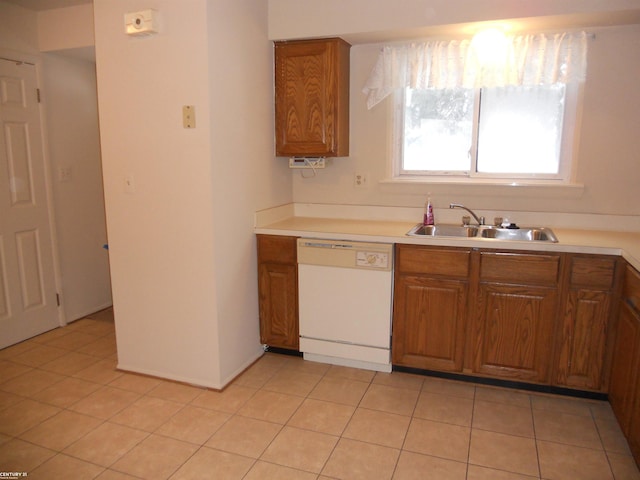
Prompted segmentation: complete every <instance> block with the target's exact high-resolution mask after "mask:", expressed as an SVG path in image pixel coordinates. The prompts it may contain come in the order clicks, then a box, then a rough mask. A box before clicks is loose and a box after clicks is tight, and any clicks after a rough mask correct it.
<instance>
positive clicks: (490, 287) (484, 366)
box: [473, 284, 557, 383]
mask: <svg viewBox="0 0 640 480" xmlns="http://www.w3.org/2000/svg"><path fill="white" fill-rule="evenodd" d="M556 299H557V294H556V291H555V290H554V289H552V288H545V287H540V286H533V285H527V286H521V285H501V284H486V285H481V286H480V290H479V296H478V304H477V309H476V312H477V316H476V319H475V321H474V325H475V329H474V332H473V337H474V338H473V345H474V355H473V372H474V373H478V374H483V375H488V376H491V377H495V378H502V379H507V380H516V381H524V382H536V383H544V382H546V381H547V380H548V377H549V360H550V357H551V352H552V347H551V345H552V342H550V341H549V340H550V339H551V338H552V333H553V326H554V317H555V310H556Z"/></svg>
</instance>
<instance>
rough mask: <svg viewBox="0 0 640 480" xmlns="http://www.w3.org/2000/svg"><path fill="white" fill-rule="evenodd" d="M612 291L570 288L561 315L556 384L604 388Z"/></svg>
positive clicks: (595, 388)
mask: <svg viewBox="0 0 640 480" xmlns="http://www.w3.org/2000/svg"><path fill="white" fill-rule="evenodd" d="M609 311H610V294H609V293H608V292H599V291H592V290H586V289H572V290H570V291H569V293H568V295H567V297H566V302H565V309H564V314H563V318H562V332H561V337H560V338H561V343H560V349H559V356H558V361H557V371H556V379H555V381H556V384H558V385H563V386H568V387H578V388H585V389H591V390H603V389H604V385H603V384H602V380H603V366H604V362H605V354H606V345H607V325H608V321H609Z"/></svg>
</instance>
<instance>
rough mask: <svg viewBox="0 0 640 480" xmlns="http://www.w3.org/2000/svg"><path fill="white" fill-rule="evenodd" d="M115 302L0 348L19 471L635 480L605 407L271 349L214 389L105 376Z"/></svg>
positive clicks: (48, 474)
mask: <svg viewBox="0 0 640 480" xmlns="http://www.w3.org/2000/svg"><path fill="white" fill-rule="evenodd" d="M115 366H116V348H115V338H114V329H113V321H112V318H111V315H110V311H105V312H100V313H98V314H96V315H92V316H89V317H88V318H86V319H82V320H80V321H77V322H74V323H73V324H71V325H69V326H67V327H64V328H59V329H56V330H53V331H51V332H48V333H45V334H43V335H40V336H38V337H35V338H33V339H31V340H28V341H26V342H23V343H20V344H18V345H15V346H13V347H9V348H6V349H4V350H0V472H7V471H15V472H27V473H28V478H29V479H53V478H73V479H74V480H78V479H85V478H86V479H91V478H99V479H101V480H117V479H130V478H148V479H154V480H158V479H163V478H171V479H222V480H233V479H245V480H256V479H260V480H263V479H267V480H268V479H279V480H282V479H285V480H287V479H366V480H375V479H391V478H393V479H421V480H430V479H434V480H464V479H466V480H481V479H491V480H526V479H536V478H537V479H549V480H563V479H567V480H589V479H593V480H605V479H615V480H638V479H640V474H639V473H638V469H637V468H636V466H635V464H634V462H633V459H632V458H631V456H630V453H629V449H628V446H627V444H626V442H625V440H624V438H623V437H622V434H621V432H620V429H619V427H618V425H617V423H616V421H615V419H614V417H613V414H612V412H611V409H610V407H609V405H608V404H607V403H604V402H596V401H587V400H579V399H570V398H564V397H556V396H550V395H541V394H532V393H527V392H521V391H513V390H506V389H500V388H491V387H486V386H480V385H473V384H468V383H460V382H454V381H446V380H440V379H435V378H429V377H421V376H414V375H408V374H403V373H397V372H394V373H392V374H380V373H374V372H369V371H364V370H356V369H351V368H345V367H336V366H329V365H324V364H318V363H312V362H307V361H304V360H302V359H300V358H296V357H287V356H281V355H276V354H267V355H265V356H264V357H263V358H262V359H260V361H258V362H257V363H256V364H255V365H254V366H252V367H251V368H250V369H249V370H248V371H247V372H246V373H244V374H243V375H242V376H241V377H240V378H238V379H237V380H236V381H235V382H233V384H232V385H230V386H229V387H228V388H227V389H225V390H224V391H223V392H222V393H219V392H214V391H209V390H205V389H201V388H196V387H192V386H187V385H181V384H178V383H173V382H168V381H163V380H160V379H154V378H148V377H144V376H138V375H133V374H128V373H124V372H119V371H116V369H115Z"/></svg>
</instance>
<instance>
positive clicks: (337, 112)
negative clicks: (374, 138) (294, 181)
mask: <svg viewBox="0 0 640 480" xmlns="http://www.w3.org/2000/svg"><path fill="white" fill-rule="evenodd" d="M349 48H350V46H349V44H348V43H346V42H344V41H343V40H341V39H338V38H334V39H327V40H313V41H294V42H278V43H276V45H275V102H276V103H275V108H276V155H281V156H293V155H296V156H327V157H332V156H333V157H335V156H347V155H349Z"/></svg>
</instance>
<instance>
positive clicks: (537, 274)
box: [480, 252, 560, 286]
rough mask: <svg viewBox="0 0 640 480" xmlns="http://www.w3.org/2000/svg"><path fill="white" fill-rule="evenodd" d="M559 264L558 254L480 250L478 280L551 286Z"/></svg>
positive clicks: (556, 278)
mask: <svg viewBox="0 0 640 480" xmlns="http://www.w3.org/2000/svg"><path fill="white" fill-rule="evenodd" d="M559 266H560V256H558V255H531V254H523V253H506V252H481V256H480V280H481V281H492V282H506V283H521V284H527V285H546V286H553V285H556V284H557V283H558V271H559Z"/></svg>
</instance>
